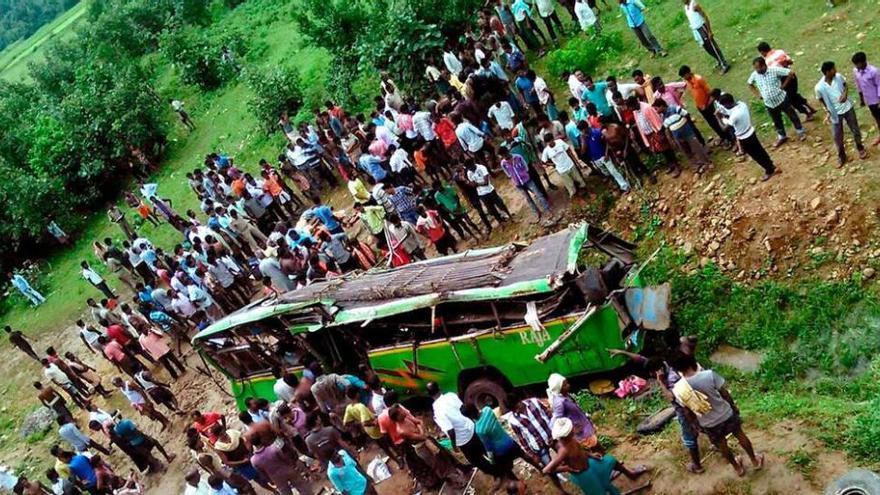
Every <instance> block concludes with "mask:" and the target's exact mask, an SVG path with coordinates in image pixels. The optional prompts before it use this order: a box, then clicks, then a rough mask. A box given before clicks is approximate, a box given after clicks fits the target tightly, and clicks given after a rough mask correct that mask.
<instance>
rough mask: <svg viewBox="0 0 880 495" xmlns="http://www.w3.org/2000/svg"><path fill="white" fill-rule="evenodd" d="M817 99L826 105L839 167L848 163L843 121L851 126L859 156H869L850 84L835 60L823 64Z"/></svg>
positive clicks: (863, 157)
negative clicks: (851, 94)
mask: <svg viewBox="0 0 880 495" xmlns="http://www.w3.org/2000/svg"><path fill="white" fill-rule="evenodd" d="M816 99H817V100H819V102H820V103H822V106H823V107H825V112H827V114H828V119H827V121H828V122H830V123H831V134H832V135H833V136H834V144H835V145H836V146H837V160H838V167H842V166H843V164H844V163H846V148H845V147H844V144H843V123H844V122H846V125H847V126H848V127H849V130H850V132H852V135H853V141H855V144H856V150H857V151H858V153H859V158H861V159H862V160H864V159H865V158H867V157H868V152H867V151H866V150H865V145H864V144H862V132H861V131H860V130H859V121H858V119H857V118H856V111H855V109H854V108H853V103H852V100H851V99H850V98H849V86H847V84H846V79H844V77H843V76H841V75H840V74H838V73H837V68H836V67H835V66H834V62H824V63H823V64H822V78H821V79H819V82H818V83H817V84H816Z"/></svg>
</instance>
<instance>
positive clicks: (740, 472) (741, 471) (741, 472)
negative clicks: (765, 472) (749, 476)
mask: <svg viewBox="0 0 880 495" xmlns="http://www.w3.org/2000/svg"><path fill="white" fill-rule="evenodd" d="M734 462H736V464H734V465H733V470H734V471H736V475H737V476H740V477H742V476H745V475H746V467H745V466H743V462H742V456H736V459H734Z"/></svg>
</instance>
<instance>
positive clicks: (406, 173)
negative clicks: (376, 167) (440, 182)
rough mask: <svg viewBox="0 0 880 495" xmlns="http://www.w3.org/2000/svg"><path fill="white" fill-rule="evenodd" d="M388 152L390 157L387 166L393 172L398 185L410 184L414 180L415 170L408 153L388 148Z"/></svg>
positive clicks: (394, 147) (396, 148)
mask: <svg viewBox="0 0 880 495" xmlns="http://www.w3.org/2000/svg"><path fill="white" fill-rule="evenodd" d="M388 152H389V153H390V154H391V157H390V158H389V159H388V166H389V167H391V171H392V172H394V174H395V175H396V178H397V179H398V181H399V182H398V183H403V184H412V183H413V182H414V181H415V179H416V170H415V168H414V167H413V164H412V162H411V161H410V159H409V153H407V152H406V150H405V149H403V148H398V147H396V146H393V145H392V146H389V147H388Z"/></svg>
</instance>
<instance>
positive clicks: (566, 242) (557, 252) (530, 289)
mask: <svg viewBox="0 0 880 495" xmlns="http://www.w3.org/2000/svg"><path fill="white" fill-rule="evenodd" d="M587 247H590V248H595V249H598V250H599V251H602V252H604V253H606V254H608V255H609V256H612V257H615V258H617V259H619V260H621V261H623V262H624V263H627V264H629V263H632V262H633V261H634V258H633V252H632V251H633V249H634V248H635V246H634V245H632V244H630V243H628V242H626V241H623V240H622V239H620V238H618V237H616V236H614V235H613V234H610V233H608V232H606V231H603V230H601V229H598V228H596V227H592V226H589V225H587V224H578V225H572V226H570V227H568V228H566V229H564V230H561V231H559V232H556V233H554V234H550V235H547V236H544V237H540V238H538V239H535V240H534V241H532V242H531V243H530V244H521V243H511V244H507V245H504V246H499V247H494V248H485V249H474V250H468V251H465V252H462V253H459V254H456V255H452V256H444V257H440V258H433V259H430V260H426V261H421V262H418V263H411V264H408V265H404V266H402V267H398V268H387V269H373V270H370V271H367V272H356V273H352V274H348V275H345V276H343V277H338V278H333V279H329V280H326V281H322V282H317V283H314V284H312V285H309V286H307V287H303V288H301V289H297V290H293V291H290V292H287V293H285V294H282V295H281V296H280V297H278V298H276V299H269V300H262V301H257V302H254V303H252V304H249V305H247V306H245V307H243V308H241V309H239V310H237V311H235V312H234V313H232V314H230V315H228V316H226V317H225V318H222V319H221V320H219V321H217V322H215V323H213V324H212V325H210V326H209V327H208V328H206V329H204V330H202V331H201V332H199V333H198V334H197V335H196V336H195V337H193V342H196V341H199V340H203V339H205V338H208V337H210V336H212V335H216V334H218V333H221V332H223V331H226V330H229V329H231V328H235V327H238V326H241V325H244V324H248V323H253V322H256V321H259V320H262V319H265V318H267V317H271V316H277V315H283V314H290V313H294V312H296V311H300V310H302V309H305V308H308V307H313V306H322V307H323V308H324V309H325V310H326V311H327V313H328V314H330V315H332V321H328V322H326V323H325V326H333V325H342V324H348V323H354V322H369V321H370V320H374V319H378V318H385V317H388V316H392V315H395V314H399V313H403V312H406V311H412V310H414V309H419V308H425V307H430V306H434V305H436V304H439V303H442V302H466V301H480V300H489V299H508V298H512V297H519V296H525V295H530V294H539V293H545V292H551V291H553V290H554V289H555V288H556V286H557V283H558V282H559V281H561V279H562V278H563V277H564V276H565V275H566V274H575V273H576V272H577V260H578V256H579V254H580V252H581V250H582V249H584V248H587ZM315 328H320V325H319V326H317V327H315V326H312V327H308V328H305V329H304V330H302V331H305V330H312V329H315Z"/></svg>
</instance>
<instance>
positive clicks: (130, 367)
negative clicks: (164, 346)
mask: <svg viewBox="0 0 880 495" xmlns="http://www.w3.org/2000/svg"><path fill="white" fill-rule="evenodd" d="M98 345H99V346H101V351H102V352H103V354H104V357H105V358H107V360H108V361H110V362H111V363H113V365H114V366H116V367H117V368H118V369H119V370H120V371H122V372H124V373H126V374H127V375H129V376H131V377H132V378H134V375H135V374H136V373H137V372H138V371H140V370H142V369H144V365H143V363H141V362H140V361H138V360H137V359H135V358H134V357H132V356H131V354H129V352H128V351H127V350H126V349H125V348H124V347H122V346H121V345H119V342H117V341H115V340H112V339H110V338H108V337H106V336H104V335H101V336H100V337H98Z"/></svg>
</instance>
